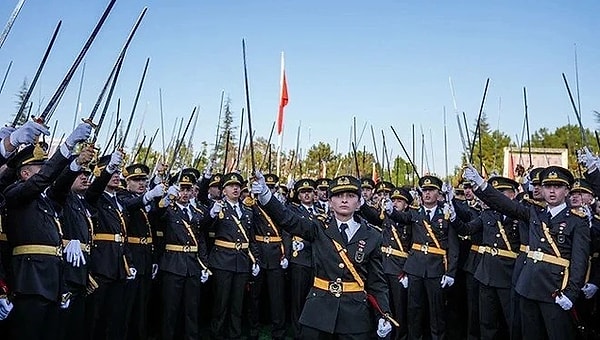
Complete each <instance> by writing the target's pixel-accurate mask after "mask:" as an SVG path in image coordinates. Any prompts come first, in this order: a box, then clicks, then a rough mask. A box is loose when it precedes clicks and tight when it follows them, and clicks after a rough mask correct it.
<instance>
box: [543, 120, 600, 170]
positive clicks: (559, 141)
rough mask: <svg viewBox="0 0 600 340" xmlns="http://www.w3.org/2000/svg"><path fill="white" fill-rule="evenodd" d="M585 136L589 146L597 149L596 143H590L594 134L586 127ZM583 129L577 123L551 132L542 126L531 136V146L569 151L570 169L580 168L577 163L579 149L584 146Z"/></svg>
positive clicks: (593, 149) (594, 149)
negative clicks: (582, 143)
mask: <svg viewBox="0 0 600 340" xmlns="http://www.w3.org/2000/svg"><path fill="white" fill-rule="evenodd" d="M585 136H586V139H587V141H588V144H590V145H588V147H589V148H590V149H591V150H592V151H593V152H595V151H597V150H598V148H597V146H596V145H593V144H592V143H590V142H591V141H593V140H594V139H595V137H594V134H593V133H592V132H591V131H590V130H589V129H585ZM581 139H582V138H581V130H580V129H579V126H577V125H564V126H561V127H558V128H556V130H554V131H553V132H550V131H549V130H548V129H547V128H541V129H539V130H537V131H536V132H534V133H533V135H532V136H531V146H532V147H536V148H560V149H563V148H564V149H567V150H568V151H569V169H571V170H578V169H579V167H578V165H577V150H578V149H580V148H582V145H581Z"/></svg>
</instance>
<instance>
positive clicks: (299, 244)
mask: <svg viewBox="0 0 600 340" xmlns="http://www.w3.org/2000/svg"><path fill="white" fill-rule="evenodd" d="M302 249H304V242H302V241H292V250H294V251H301V250H302Z"/></svg>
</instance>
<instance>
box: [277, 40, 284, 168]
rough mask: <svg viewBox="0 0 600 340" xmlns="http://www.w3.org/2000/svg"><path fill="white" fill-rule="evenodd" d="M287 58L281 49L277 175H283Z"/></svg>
mask: <svg viewBox="0 0 600 340" xmlns="http://www.w3.org/2000/svg"><path fill="white" fill-rule="evenodd" d="M284 77H285V59H284V53H283V51H281V75H280V77H279V89H280V90H279V105H278V107H277V176H278V177H281V146H282V143H283V112H282V111H283V106H282V97H283V95H284V93H283V91H284V90H283V87H284V82H285V78H284Z"/></svg>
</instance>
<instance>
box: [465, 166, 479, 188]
mask: <svg viewBox="0 0 600 340" xmlns="http://www.w3.org/2000/svg"><path fill="white" fill-rule="evenodd" d="M463 178H464V179H466V180H467V181H471V182H473V183H475V185H477V186H480V185H482V184H483V182H484V180H483V177H481V175H480V174H479V172H477V170H475V168H474V167H473V165H472V164H467V167H466V168H465V171H464V173H463Z"/></svg>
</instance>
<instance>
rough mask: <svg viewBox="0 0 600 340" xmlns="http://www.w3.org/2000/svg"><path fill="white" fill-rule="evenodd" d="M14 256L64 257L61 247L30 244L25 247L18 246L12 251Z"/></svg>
mask: <svg viewBox="0 0 600 340" xmlns="http://www.w3.org/2000/svg"><path fill="white" fill-rule="evenodd" d="M12 254H13V255H52V256H58V257H61V256H62V247H61V246H46V245H41V244H28V245H24V246H16V247H14V248H13V251H12Z"/></svg>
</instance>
